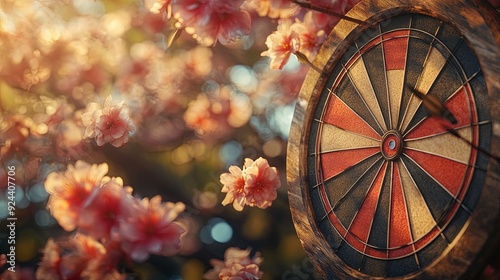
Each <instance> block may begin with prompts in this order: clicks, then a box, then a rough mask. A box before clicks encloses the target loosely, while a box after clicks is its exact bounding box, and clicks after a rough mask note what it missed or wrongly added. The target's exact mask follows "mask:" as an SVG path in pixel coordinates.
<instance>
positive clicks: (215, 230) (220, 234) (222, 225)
mask: <svg viewBox="0 0 500 280" xmlns="http://www.w3.org/2000/svg"><path fill="white" fill-rule="evenodd" d="M210 233H211V235H212V238H213V239H214V240H215V241H217V242H219V243H226V242H228V241H229V240H231V238H232V237H233V228H231V226H230V225H229V224H228V223H226V221H224V220H222V219H221V221H220V222H218V223H216V224H215V225H213V226H212V228H211V230H210Z"/></svg>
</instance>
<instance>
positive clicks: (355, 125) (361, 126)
mask: <svg viewBox="0 0 500 280" xmlns="http://www.w3.org/2000/svg"><path fill="white" fill-rule="evenodd" d="M323 121H324V122H325V123H328V124H331V125H334V126H337V127H340V128H342V129H344V130H347V131H352V132H356V133H359V134H361V135H365V136H368V137H370V138H373V139H378V140H380V138H381V137H380V135H378V133H377V132H376V131H375V130H374V129H373V128H372V127H371V126H369V125H368V124H367V123H366V121H365V120H363V119H362V118H361V117H360V116H359V115H358V114H356V113H355V112H354V111H353V110H352V109H351V108H350V107H349V106H347V105H346V104H345V103H344V101H342V100H341V99H340V98H338V97H337V96H336V95H331V96H330V101H329V102H328V109H327V111H326V113H325V116H324V119H323Z"/></svg>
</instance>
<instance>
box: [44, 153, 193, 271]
mask: <svg viewBox="0 0 500 280" xmlns="http://www.w3.org/2000/svg"><path fill="white" fill-rule="evenodd" d="M107 172H108V165H107V164H105V163H103V164H99V165H97V164H93V165H91V164H88V163H86V162H83V161H77V162H76V164H75V165H74V166H73V165H68V168H67V170H66V171H64V172H53V173H51V174H49V175H48V176H47V179H46V181H45V189H46V191H47V192H48V193H49V194H50V198H49V202H48V205H47V207H48V208H49V210H50V212H51V214H52V215H53V216H54V218H55V219H56V220H57V222H58V223H59V224H60V225H61V227H62V228H63V229H64V230H66V231H73V230H75V229H76V231H77V232H76V234H75V236H74V238H73V239H71V241H70V242H69V244H66V243H65V244H66V245H64V246H63V247H64V249H66V250H65V252H66V251H69V252H70V253H67V254H63V253H62V252H63V251H62V250H61V249H60V246H59V245H57V244H56V243H55V242H54V241H52V240H49V242H48V243H47V245H46V248H45V251H44V257H43V259H42V263H41V265H40V267H39V268H38V271H37V275H57V276H58V278H57V277H56V278H51V277H41V278H40V279H76V278H78V277H88V279H121V278H116V277H115V276H116V275H117V273H116V271H115V270H114V269H115V268H116V265H117V264H118V263H119V261H120V260H121V259H122V258H125V259H131V260H133V261H136V262H144V261H145V260H147V259H148V257H149V254H157V255H164V256H172V255H174V254H176V252H177V251H178V250H179V249H180V244H181V236H182V234H183V233H184V231H185V230H184V228H183V226H181V225H180V224H179V223H178V222H176V221H175V220H176V218H177V217H178V216H179V215H180V214H181V213H182V212H183V211H184V208H185V206H184V204H183V203H180V202H178V203H171V202H163V203H162V199H161V197H160V196H155V197H153V198H151V199H148V198H144V199H142V200H140V199H138V198H135V197H133V196H132V195H131V193H132V188H130V187H124V186H123V180H122V179H121V178H110V177H107V176H105V175H106V173H107ZM89 275H92V277H90V276H89ZM75 277H76V278H75ZM105 277H109V278H105ZM78 279H79V278H78ZM85 279H87V278H85Z"/></svg>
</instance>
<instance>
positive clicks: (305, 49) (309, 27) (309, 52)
mask: <svg viewBox="0 0 500 280" xmlns="http://www.w3.org/2000/svg"><path fill="white" fill-rule="evenodd" d="M292 29H294V30H295V31H296V32H297V33H298V34H299V38H300V51H301V52H302V53H303V54H305V55H306V56H307V57H308V58H309V59H310V60H312V59H313V58H314V56H315V55H316V53H317V52H318V50H319V48H320V47H321V45H322V44H323V42H324V41H325V40H326V33H325V31H324V30H323V29H322V27H321V26H318V25H316V23H315V22H314V20H313V12H311V11H309V12H307V13H306V14H305V16H304V20H303V21H299V20H297V21H296V22H295V23H294V24H293V25H292Z"/></svg>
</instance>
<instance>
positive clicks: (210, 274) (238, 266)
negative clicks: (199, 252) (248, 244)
mask: <svg viewBox="0 0 500 280" xmlns="http://www.w3.org/2000/svg"><path fill="white" fill-rule="evenodd" d="M262 261H263V259H262V258H261V257H260V253H259V252H257V253H255V255H254V257H253V258H250V249H246V250H240V249H238V248H235V247H230V248H228V249H227V250H226V252H225V253H224V260H223V261H221V260H217V259H212V260H210V264H211V265H212V266H213V267H214V268H213V269H211V270H209V271H207V272H206V273H205V275H203V278H204V279H207V280H216V279H222V280H230V279H248V280H253V279H262V275H263V272H262V271H260V268H259V266H260V264H261V263H262Z"/></svg>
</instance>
